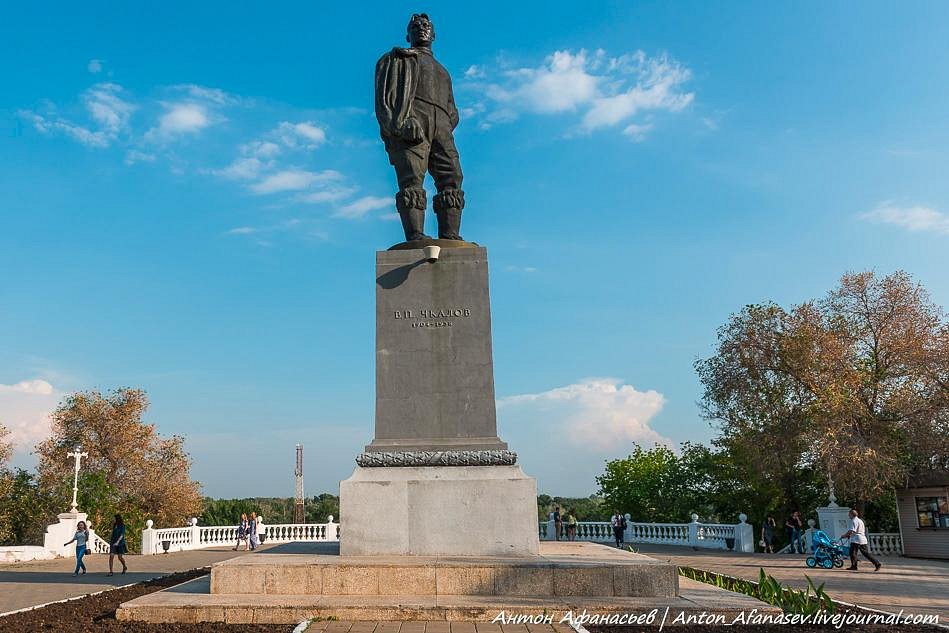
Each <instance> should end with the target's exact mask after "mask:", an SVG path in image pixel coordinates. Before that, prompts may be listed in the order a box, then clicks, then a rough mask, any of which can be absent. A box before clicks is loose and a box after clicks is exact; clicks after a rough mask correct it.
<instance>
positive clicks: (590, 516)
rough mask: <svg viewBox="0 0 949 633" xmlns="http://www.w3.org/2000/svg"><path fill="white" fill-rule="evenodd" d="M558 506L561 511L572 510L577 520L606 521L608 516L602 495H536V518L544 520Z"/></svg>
mask: <svg viewBox="0 0 949 633" xmlns="http://www.w3.org/2000/svg"><path fill="white" fill-rule="evenodd" d="M558 507H559V508H560V511H561V512H563V513H566V512H569V511H571V510H572V511H574V512H575V513H576V514H575V515H574V516H576V518H577V521H606V520H607V519H609V518H610V509H609V508H608V507H607V506H606V504H605V503H604V502H603V497H600V496H598V495H590V496H589V497H551V496H550V495H547V494H540V495H537V518H538V520H540V521H546V520H547V518H548V517H549V516H550V513H551V512H553V511H554V508H558Z"/></svg>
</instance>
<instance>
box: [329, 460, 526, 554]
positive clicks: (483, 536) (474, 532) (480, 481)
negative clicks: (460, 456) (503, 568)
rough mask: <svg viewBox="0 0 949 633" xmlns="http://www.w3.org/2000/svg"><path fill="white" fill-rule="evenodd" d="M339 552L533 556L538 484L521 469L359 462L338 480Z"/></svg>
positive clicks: (513, 467)
mask: <svg viewBox="0 0 949 633" xmlns="http://www.w3.org/2000/svg"><path fill="white" fill-rule="evenodd" d="M339 507H340V517H341V519H340V520H341V522H342V521H344V522H345V523H343V525H345V527H344V528H343V529H342V531H341V533H340V553H341V554H342V555H343V556H380V555H412V556H439V555H455V556H536V555H537V553H538V548H539V539H538V534H537V532H538V529H537V509H536V508H537V482H536V481H535V480H534V478H533V477H528V476H527V475H525V474H524V472H523V471H522V470H521V468H520V466H423V467H378V468H363V467H361V466H357V467H356V470H355V471H354V472H353V474H352V476H351V477H350V478H349V479H346V480H345V481H341V482H340V484H339Z"/></svg>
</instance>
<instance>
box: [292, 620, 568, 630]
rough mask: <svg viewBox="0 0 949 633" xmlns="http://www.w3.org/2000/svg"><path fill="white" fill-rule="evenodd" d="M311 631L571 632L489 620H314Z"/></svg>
mask: <svg viewBox="0 0 949 633" xmlns="http://www.w3.org/2000/svg"><path fill="white" fill-rule="evenodd" d="M307 631H312V632H313V633H575V632H574V630H573V629H572V628H570V626H568V625H567V624H491V623H490V622H457V621H454V622H442V621H436V622H343V621H326V620H323V621H316V622H312V623H311V624H310V628H308V629H307Z"/></svg>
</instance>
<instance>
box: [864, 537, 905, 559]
mask: <svg viewBox="0 0 949 633" xmlns="http://www.w3.org/2000/svg"><path fill="white" fill-rule="evenodd" d="M867 540H868V541H870V551H871V552H873V553H874V554H880V555H881V556H902V555H903V537H902V536H901V535H900V534H899V532H878V533H876V534H867Z"/></svg>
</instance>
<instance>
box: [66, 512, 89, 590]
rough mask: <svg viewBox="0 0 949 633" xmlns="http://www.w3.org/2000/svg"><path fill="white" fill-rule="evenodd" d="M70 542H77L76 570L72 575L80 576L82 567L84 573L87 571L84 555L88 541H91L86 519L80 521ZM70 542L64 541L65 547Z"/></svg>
mask: <svg viewBox="0 0 949 633" xmlns="http://www.w3.org/2000/svg"><path fill="white" fill-rule="evenodd" d="M69 543H75V544H76V571H74V572H73V574H72V575H73V576H78V575H79V570H80V569H81V570H82V573H86V565H85V563H83V562H82V557H83V556H85V555H86V547H87V543H89V528H87V527H86V522H85V521H80V522H79V524H78V525H76V533H75V534H74V535H73V537H72V540H71V541H69ZM69 543H63V547H65V546H67V545H69Z"/></svg>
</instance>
